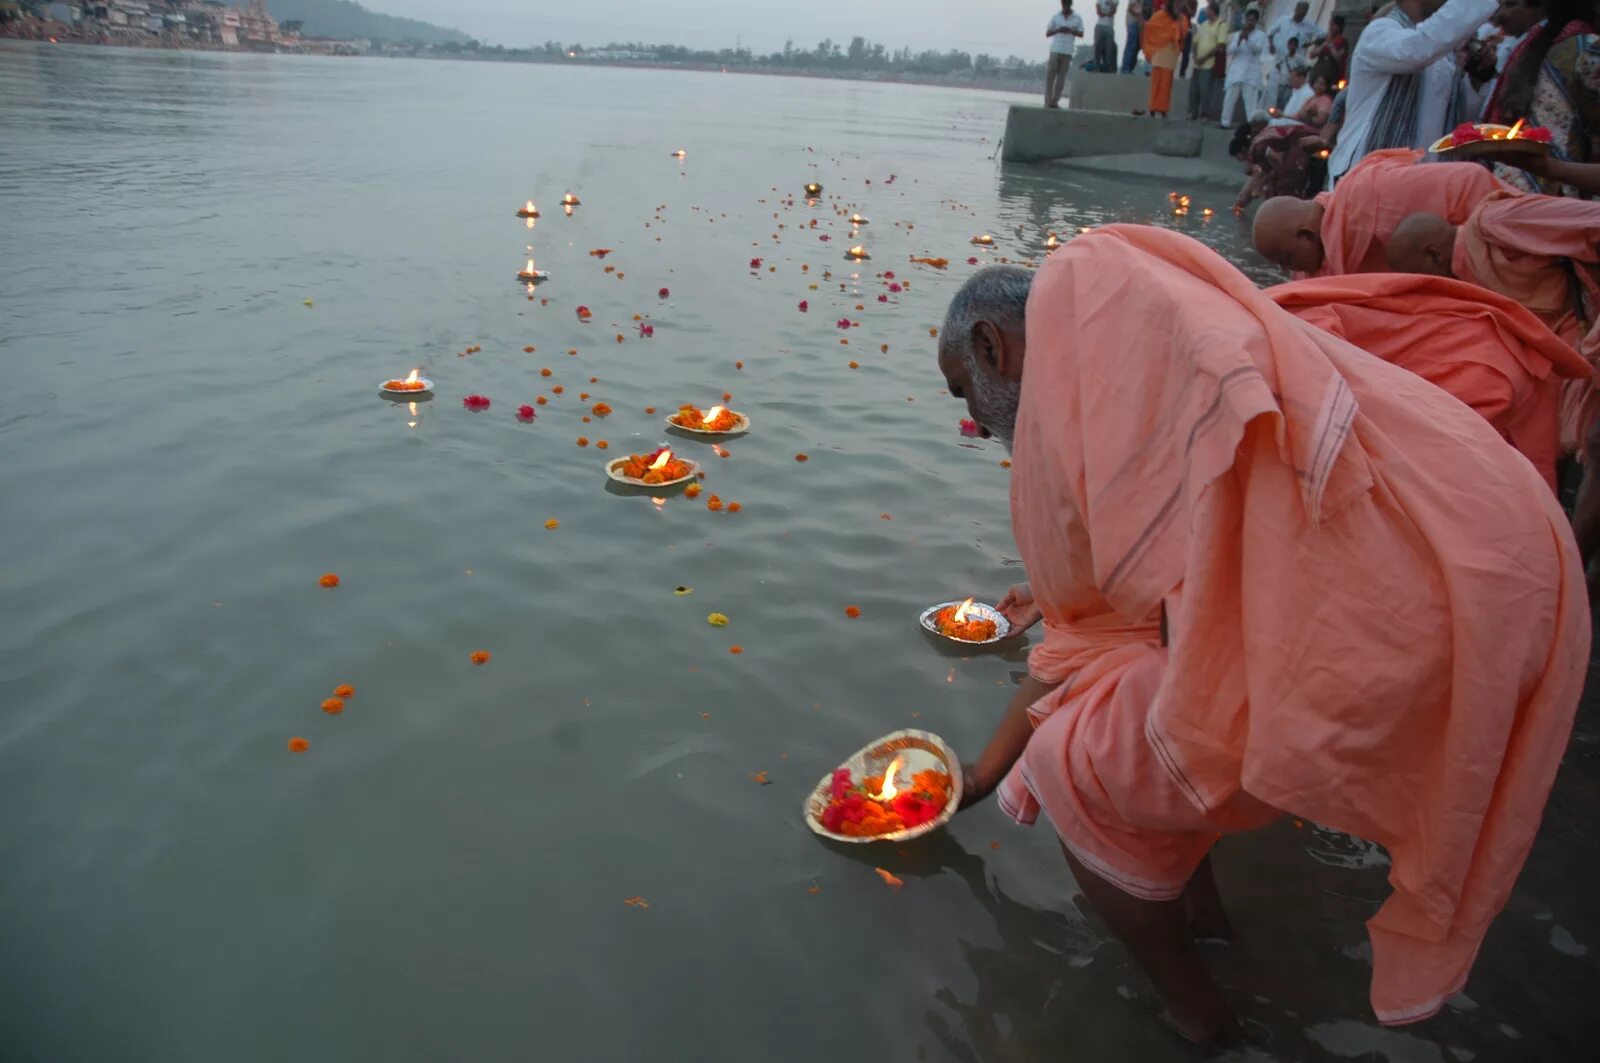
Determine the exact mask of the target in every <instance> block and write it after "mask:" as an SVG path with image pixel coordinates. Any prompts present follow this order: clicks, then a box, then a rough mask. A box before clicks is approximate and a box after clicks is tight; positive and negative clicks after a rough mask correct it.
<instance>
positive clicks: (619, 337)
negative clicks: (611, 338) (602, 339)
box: [617, 332, 625, 343]
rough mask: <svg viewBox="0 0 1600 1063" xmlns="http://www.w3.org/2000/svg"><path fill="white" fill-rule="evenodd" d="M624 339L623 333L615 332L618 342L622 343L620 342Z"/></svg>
mask: <svg viewBox="0 0 1600 1063" xmlns="http://www.w3.org/2000/svg"><path fill="white" fill-rule="evenodd" d="M624 339H625V338H624V337H623V335H622V333H620V332H619V333H617V342H618V343H622V342H624Z"/></svg>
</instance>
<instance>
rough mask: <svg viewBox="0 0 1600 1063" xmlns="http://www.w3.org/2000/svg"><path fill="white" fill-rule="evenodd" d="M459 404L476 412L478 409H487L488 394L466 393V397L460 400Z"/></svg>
mask: <svg viewBox="0 0 1600 1063" xmlns="http://www.w3.org/2000/svg"><path fill="white" fill-rule="evenodd" d="M461 405H463V406H465V407H466V408H467V409H469V410H472V411H473V412H474V413H476V412H477V411H478V410H487V409H488V408H489V396H487V395H468V396H467V397H466V398H464V399H462V400H461Z"/></svg>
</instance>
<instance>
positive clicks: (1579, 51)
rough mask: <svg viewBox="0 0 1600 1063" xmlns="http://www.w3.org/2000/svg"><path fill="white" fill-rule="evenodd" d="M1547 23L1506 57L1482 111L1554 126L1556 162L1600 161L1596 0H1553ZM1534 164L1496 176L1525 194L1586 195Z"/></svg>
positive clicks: (1503, 121) (1489, 116)
mask: <svg viewBox="0 0 1600 1063" xmlns="http://www.w3.org/2000/svg"><path fill="white" fill-rule="evenodd" d="M1543 12H1544V14H1545V16H1546V18H1545V20H1544V21H1543V22H1541V23H1539V24H1538V25H1535V26H1533V27H1532V28H1531V29H1529V30H1528V31H1527V34H1526V35H1525V36H1524V37H1523V39H1522V43H1521V44H1519V45H1517V47H1516V50H1515V51H1513V52H1512V53H1511V56H1510V58H1508V59H1507V60H1506V66H1505V72H1504V73H1503V74H1502V75H1501V76H1500V80H1499V81H1498V82H1497V83H1496V85H1495V90H1494V95H1492V96H1491V97H1490V98H1489V102H1488V104H1487V105H1485V107H1484V110H1483V120H1484V121H1486V122H1495V123H1498V124H1500V125H1511V124H1513V123H1515V122H1517V121H1519V120H1520V121H1522V122H1524V123H1526V124H1527V125H1530V126H1539V127H1542V128H1545V129H1548V130H1550V132H1551V134H1552V136H1551V149H1552V154H1553V155H1554V156H1555V158H1556V159H1558V160H1564V161H1571V162H1580V163H1587V162H1600V40H1597V39H1596V37H1595V29H1594V23H1595V11H1594V0H1549V2H1548V3H1546V4H1545V5H1544V8H1543ZM1543 169H1544V168H1543V167H1541V166H1538V165H1537V164H1535V165H1531V166H1528V167H1527V168H1519V167H1518V166H1516V165H1513V164H1510V163H1496V164H1495V167H1494V170H1495V176H1496V177H1498V178H1500V179H1501V180H1502V181H1504V182H1506V183H1507V184H1509V185H1511V186H1512V187H1514V188H1517V189H1520V190H1521V191H1524V192H1542V193H1544V194H1545V195H1554V196H1561V195H1566V196H1578V195H1581V194H1582V193H1581V192H1580V191H1579V190H1578V189H1575V188H1573V187H1571V186H1569V185H1565V184H1563V183H1562V182H1561V181H1559V180H1556V179H1554V178H1553V177H1545V178H1543V179H1541V175H1540V171H1542V170H1543Z"/></svg>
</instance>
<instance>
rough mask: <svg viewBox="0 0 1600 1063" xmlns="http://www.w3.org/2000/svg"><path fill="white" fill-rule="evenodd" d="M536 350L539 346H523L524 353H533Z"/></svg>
mask: <svg viewBox="0 0 1600 1063" xmlns="http://www.w3.org/2000/svg"><path fill="white" fill-rule="evenodd" d="M535 350H537V348H536V347H534V346H533V345H531V344H530V345H528V346H527V347H524V348H522V353H523V354H532V353H533V352H534V351H535Z"/></svg>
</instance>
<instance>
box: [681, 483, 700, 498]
mask: <svg viewBox="0 0 1600 1063" xmlns="http://www.w3.org/2000/svg"><path fill="white" fill-rule="evenodd" d="M683 495H684V497H685V498H699V497H700V485H699V484H690V485H689V486H688V487H685V488H684V489H683Z"/></svg>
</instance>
